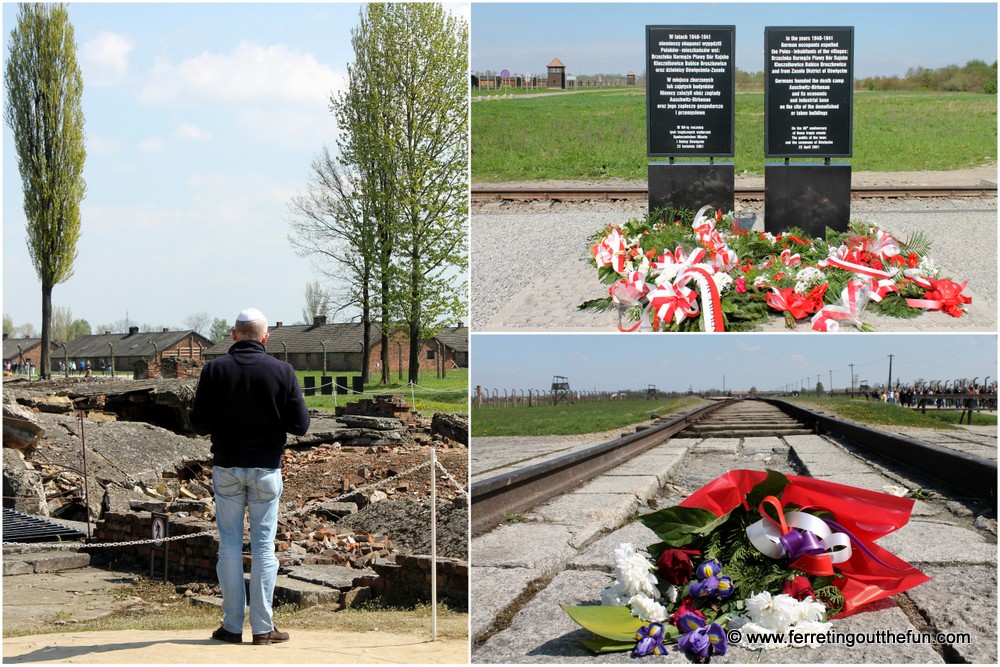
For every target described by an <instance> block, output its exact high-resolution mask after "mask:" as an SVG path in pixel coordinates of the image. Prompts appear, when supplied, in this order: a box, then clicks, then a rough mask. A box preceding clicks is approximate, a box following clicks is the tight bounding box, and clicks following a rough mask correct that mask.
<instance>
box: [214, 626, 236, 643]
mask: <svg viewBox="0 0 1000 667" xmlns="http://www.w3.org/2000/svg"><path fill="white" fill-rule="evenodd" d="M212 639H218V640H219V641H222V642H229V643H230V644H242V643H243V635H242V634H240V633H237V632H230V631H229V630H226V629H225V628H224V627H222V626H221V625H220V626H219V629H218V630H216V631H215V632H213V633H212Z"/></svg>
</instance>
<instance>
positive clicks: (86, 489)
mask: <svg viewBox="0 0 1000 667" xmlns="http://www.w3.org/2000/svg"><path fill="white" fill-rule="evenodd" d="M85 414H86V413H85V412H84V411H83V410H81V411H80V415H79V419H80V458H81V459H82V460H83V508H84V514H85V515H86V517H87V539H88V540H89V539H90V484H89V481H88V478H87V438H86V435H85V434H84V431H83V422H84V418H83V417H84V415H85Z"/></svg>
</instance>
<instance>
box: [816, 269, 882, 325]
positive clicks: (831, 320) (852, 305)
mask: <svg viewBox="0 0 1000 667" xmlns="http://www.w3.org/2000/svg"><path fill="white" fill-rule="evenodd" d="M870 297H871V292H870V291H869V290H868V288H867V286H865V284H864V283H863V282H862V281H860V280H857V279H855V280H851V281H849V282H848V283H847V286H846V287H844V290H843V291H842V292H841V293H840V301H839V302H837V303H835V304H830V305H828V306H823V307H822V308H820V309H819V310H818V311H816V314H815V315H813V316H812V328H813V329H814V330H816V331H826V332H828V333H834V332H837V331H839V330H840V323H841V322H850V323H851V324H854V325H855V326H856V327H857V328H858V329H860V328H861V312H862V311H863V310H864V309H865V306H866V305H867V304H868V299H869V298H870Z"/></svg>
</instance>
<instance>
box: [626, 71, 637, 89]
mask: <svg viewBox="0 0 1000 667" xmlns="http://www.w3.org/2000/svg"><path fill="white" fill-rule="evenodd" d="M625 85H626V86H634V85H635V72H629V73H628V74H626V75H625Z"/></svg>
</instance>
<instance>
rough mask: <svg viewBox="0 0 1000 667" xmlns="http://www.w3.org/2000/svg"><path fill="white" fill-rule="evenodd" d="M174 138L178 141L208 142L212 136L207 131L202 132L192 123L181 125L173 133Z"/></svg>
mask: <svg viewBox="0 0 1000 667" xmlns="http://www.w3.org/2000/svg"><path fill="white" fill-rule="evenodd" d="M174 136H175V137H177V138H178V139H190V140H192V141H208V140H209V139H211V138H212V135H211V134H209V133H208V131H207V130H203V129H202V128H200V127H198V126H197V125H195V124H193V123H181V124H180V125H178V126H177V130H175V131H174Z"/></svg>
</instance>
